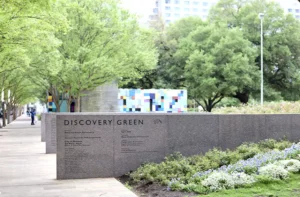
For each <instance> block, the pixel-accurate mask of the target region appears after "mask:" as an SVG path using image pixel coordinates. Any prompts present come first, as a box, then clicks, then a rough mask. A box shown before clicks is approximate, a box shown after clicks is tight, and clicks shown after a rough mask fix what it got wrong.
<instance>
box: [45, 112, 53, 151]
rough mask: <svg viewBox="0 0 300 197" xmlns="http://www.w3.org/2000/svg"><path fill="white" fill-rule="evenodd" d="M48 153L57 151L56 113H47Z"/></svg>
mask: <svg viewBox="0 0 300 197" xmlns="http://www.w3.org/2000/svg"><path fill="white" fill-rule="evenodd" d="M45 133H46V154H51V153H56V114H55V113H46V114H45Z"/></svg>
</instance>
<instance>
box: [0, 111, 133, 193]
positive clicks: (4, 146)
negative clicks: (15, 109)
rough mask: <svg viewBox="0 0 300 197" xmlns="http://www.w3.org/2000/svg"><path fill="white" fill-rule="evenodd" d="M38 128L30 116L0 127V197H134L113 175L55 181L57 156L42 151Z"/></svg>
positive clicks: (42, 146)
mask: <svg viewBox="0 0 300 197" xmlns="http://www.w3.org/2000/svg"><path fill="white" fill-rule="evenodd" d="M40 129H41V128H40V122H38V124H37V125H34V126H31V125H30V118H29V117H21V118H18V119H17V120H16V121H14V122H13V123H11V124H10V125H8V126H7V127H5V128H3V129H0V196H1V197H39V196H42V197H99V196H101V197H136V195H135V194H134V193H132V192H131V191H130V190H128V189H127V188H126V187H124V186H123V185H122V184H121V183H120V182H118V181H117V180H116V179H114V178H105V179H99V178H98V179H77V180H56V158H55V155H54V154H45V149H44V143H42V142H40V141H41V130H40Z"/></svg>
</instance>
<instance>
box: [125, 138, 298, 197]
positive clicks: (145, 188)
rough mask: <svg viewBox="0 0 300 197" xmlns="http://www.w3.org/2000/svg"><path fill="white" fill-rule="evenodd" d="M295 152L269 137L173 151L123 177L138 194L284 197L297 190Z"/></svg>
mask: <svg viewBox="0 0 300 197" xmlns="http://www.w3.org/2000/svg"><path fill="white" fill-rule="evenodd" d="M299 154H300V144H299V143H298V144H296V143H291V142H289V141H287V140H278V141H276V140H272V139H268V140H263V141H260V142H258V143H244V144H242V145H240V146H239V147H237V148H236V149H235V150H225V151H224V150H220V149H217V148H215V149H212V150H210V151H208V152H207V153H205V154H204V155H202V154H199V155H194V156H190V157H184V156H182V155H181V154H180V153H174V154H172V155H170V156H168V157H166V158H165V160H164V161H163V162H161V163H159V164H156V163H147V164H144V165H142V166H141V167H140V168H138V169H137V170H136V171H134V172H132V173H130V174H128V176H127V179H124V177H123V179H122V180H123V181H124V180H126V185H127V186H129V187H131V188H132V189H133V190H136V192H138V193H139V195H140V196H144V195H145V196H154V195H155V194H158V196H202V195H207V196H224V195H226V196H256V197H258V196H260V197H263V196H287V195H291V194H297V193H298V194H300V190H299V189H298V188H299V185H300V183H299V180H300V176H299V171H300V161H299V159H300V156H299ZM124 182H125V181H124ZM279 194H280V195H279Z"/></svg>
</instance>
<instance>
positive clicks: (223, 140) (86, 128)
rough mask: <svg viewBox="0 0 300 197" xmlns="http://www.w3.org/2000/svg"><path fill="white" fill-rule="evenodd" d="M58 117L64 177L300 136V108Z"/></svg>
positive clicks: (113, 173) (112, 173)
mask: <svg viewBox="0 0 300 197" xmlns="http://www.w3.org/2000/svg"><path fill="white" fill-rule="evenodd" d="M56 120H57V121H56V124H57V150H58V151H57V178H58V179H76V178H97V177H117V176H121V175H123V174H125V173H127V172H129V171H131V170H135V169H136V168H137V167H139V166H140V165H141V164H143V163H145V162H159V161H162V160H163V159H164V157H165V156H166V155H168V154H171V153H174V152H181V153H182V154H183V155H194V154H199V153H204V152H206V151H208V150H209V149H212V148H214V147H221V148H223V149H227V148H235V147H236V146H238V145H240V144H241V143H243V142H257V141H259V140H263V139H267V138H273V139H279V138H283V137H287V138H288V139H289V140H292V141H297V140H299V139H300V115H298V114H297V115H296V114H295V115H213V114H212V115H211V114H188V113H187V114H151V113H150V114H122V113H113V114H112V113H111V114H109V113H106V114H71V115H66V114H64V115H61V114H57V115H56ZM46 136H47V132H46ZM46 138H47V137H46Z"/></svg>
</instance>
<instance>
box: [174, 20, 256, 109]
mask: <svg viewBox="0 0 300 197" xmlns="http://www.w3.org/2000/svg"><path fill="white" fill-rule="evenodd" d="M255 52H256V50H255V49H254V48H253V47H252V45H251V43H250V42H249V41H247V40H245V39H244V38H243V34H242V32H241V31H240V30H239V29H237V28H232V29H228V28H227V26H221V27H220V26H216V25H213V24H211V25H206V26H201V27H198V29H197V30H195V31H193V32H192V33H191V34H190V35H189V36H188V37H187V38H186V39H184V40H183V41H182V43H181V47H180V50H178V51H177V52H176V54H175V55H176V56H180V57H181V58H182V59H186V65H185V69H184V76H185V78H186V80H185V84H186V87H187V89H188V92H189V95H190V97H191V98H193V99H195V101H196V102H197V103H198V104H199V105H201V106H202V107H203V109H204V110H205V111H209V112H210V111H211V110H212V108H213V107H214V106H215V105H216V104H217V103H219V102H220V101H221V100H222V99H223V98H224V97H225V96H229V95H231V94H233V93H234V92H237V91H239V90H243V89H244V87H245V86H248V85H249V84H250V85H251V84H253V83H254V82H255V80H256V79H257V77H258V72H257V68H256V67H254V66H253V64H254V58H255Z"/></svg>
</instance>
